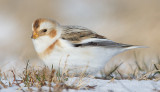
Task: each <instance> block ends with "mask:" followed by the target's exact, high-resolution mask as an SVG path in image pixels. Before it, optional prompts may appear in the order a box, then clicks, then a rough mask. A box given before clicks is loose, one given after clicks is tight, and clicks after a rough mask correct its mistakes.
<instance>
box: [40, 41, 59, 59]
mask: <svg viewBox="0 0 160 92" xmlns="http://www.w3.org/2000/svg"><path fill="white" fill-rule="evenodd" d="M55 45H57V46H61V43H60V41H59V40H56V41H55V42H54V43H53V44H51V45H50V46H49V47H48V48H47V49H46V50H45V51H43V52H42V53H38V55H39V56H40V57H41V58H43V57H45V56H47V55H49V54H50V53H51V52H52V51H53V49H54V47H55Z"/></svg>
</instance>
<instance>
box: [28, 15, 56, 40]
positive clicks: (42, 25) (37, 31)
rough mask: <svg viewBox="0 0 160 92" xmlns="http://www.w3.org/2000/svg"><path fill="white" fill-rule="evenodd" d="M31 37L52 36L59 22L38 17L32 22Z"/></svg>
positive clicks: (54, 34)
mask: <svg viewBox="0 0 160 92" xmlns="http://www.w3.org/2000/svg"><path fill="white" fill-rule="evenodd" d="M32 31H33V33H32V37H31V38H32V39H37V38H39V37H43V36H48V37H50V38H54V37H55V36H56V35H57V33H58V31H59V24H58V23H57V22H56V21H53V20H49V19H45V18H40V19H37V20H35V21H34V22H33V24H32Z"/></svg>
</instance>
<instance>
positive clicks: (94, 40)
mask: <svg viewBox="0 0 160 92" xmlns="http://www.w3.org/2000/svg"><path fill="white" fill-rule="evenodd" d="M61 38H62V39H64V40H67V41H69V42H70V43H71V44H72V45H73V46H74V47H86V46H101V47H112V48H113V47H115V48H118V47H120V48H123V47H131V46H133V45H127V44H121V43H116V42H113V41H111V40H109V39H107V38H106V37H104V36H101V35H99V34H97V33H95V32H93V31H91V30H89V29H87V28H85V27H80V26H63V31H62V34H61Z"/></svg>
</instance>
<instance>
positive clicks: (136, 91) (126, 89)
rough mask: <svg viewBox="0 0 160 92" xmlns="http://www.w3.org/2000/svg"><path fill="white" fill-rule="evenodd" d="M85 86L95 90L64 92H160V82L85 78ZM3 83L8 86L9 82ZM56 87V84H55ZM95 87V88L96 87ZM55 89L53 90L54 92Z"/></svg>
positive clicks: (18, 90)
mask: <svg viewBox="0 0 160 92" xmlns="http://www.w3.org/2000/svg"><path fill="white" fill-rule="evenodd" d="M76 79H77V78H71V79H69V80H68V84H72V83H73V82H74V81H75V80H76ZM83 81H84V85H86V86H92V87H93V88H91V89H88V90H85V89H80V90H74V89H69V90H68V91H67V90H63V92H75V91H78V92H159V91H160V81H153V80H141V81H138V80H114V81H111V80H101V79H91V78H84V79H83ZM3 82H4V83H5V84H6V85H7V84H8V82H7V81H4V80H3ZM53 85H54V84H53ZM94 86H95V87H94ZM22 89H23V90H22ZM31 89H32V91H33V92H34V91H36V92H37V91H38V88H36V87H31ZM27 90H28V88H27V87H24V84H20V87H18V86H16V85H14V86H13V87H8V88H3V86H1V85H0V92H23V91H27ZM42 90H43V91H42V92H45V91H46V92H48V91H49V87H46V86H43V87H42ZM53 90H54V89H52V91H53Z"/></svg>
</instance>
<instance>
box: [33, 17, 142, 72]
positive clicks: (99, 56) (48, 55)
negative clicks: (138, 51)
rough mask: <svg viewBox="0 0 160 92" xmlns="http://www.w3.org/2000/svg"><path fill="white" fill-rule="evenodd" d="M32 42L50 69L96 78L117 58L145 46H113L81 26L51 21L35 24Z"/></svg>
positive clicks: (43, 20) (42, 20) (112, 42)
mask: <svg viewBox="0 0 160 92" xmlns="http://www.w3.org/2000/svg"><path fill="white" fill-rule="evenodd" d="M31 38H32V42H33V45H34V48H35V51H36V52H37V54H38V56H39V58H40V59H42V61H43V62H44V64H45V65H46V66H48V67H49V68H50V69H51V68H54V69H56V70H58V69H60V70H61V71H63V70H65V69H66V68H64V67H67V69H68V70H70V71H72V72H71V73H75V74H79V73H80V72H82V71H85V72H86V73H87V74H96V73H97V72H99V71H100V70H102V69H103V68H104V67H105V65H106V63H107V62H108V61H109V60H110V59H111V58H112V57H113V56H115V55H117V54H120V53H122V52H124V51H127V50H130V49H135V48H143V47H144V46H138V45H129V44H123V43H117V42H114V41H112V40H110V39H108V38H106V37H105V36H103V35H99V34H97V33H96V32H94V31H92V30H90V29H88V28H86V27H82V26H75V25H61V24H59V23H58V22H57V21H55V20H53V19H48V18H38V19H36V20H35V21H34V22H33V23H32V36H31Z"/></svg>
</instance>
